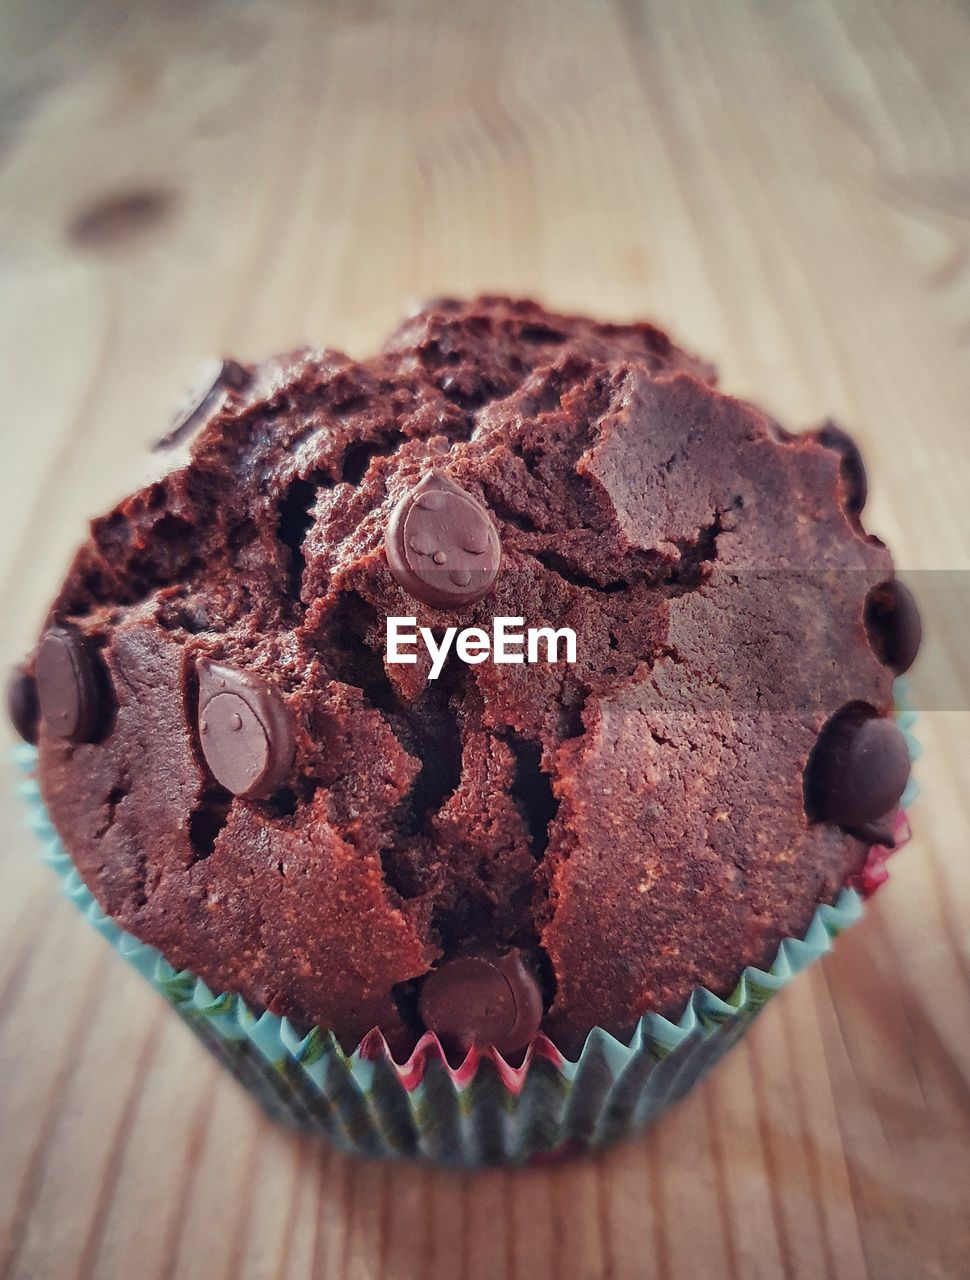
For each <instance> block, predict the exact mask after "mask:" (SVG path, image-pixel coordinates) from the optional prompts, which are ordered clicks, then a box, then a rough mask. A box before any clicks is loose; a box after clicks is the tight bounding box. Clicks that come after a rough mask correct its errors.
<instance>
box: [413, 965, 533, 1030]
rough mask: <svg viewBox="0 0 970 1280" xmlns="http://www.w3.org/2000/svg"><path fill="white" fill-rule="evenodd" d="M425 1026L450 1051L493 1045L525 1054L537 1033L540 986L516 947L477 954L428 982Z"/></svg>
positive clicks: (422, 1002)
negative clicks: (504, 950) (503, 950)
mask: <svg viewBox="0 0 970 1280" xmlns="http://www.w3.org/2000/svg"><path fill="white" fill-rule="evenodd" d="M418 1011H419V1013H420V1015H421V1018H422V1020H423V1021H424V1025H425V1026H426V1027H427V1028H428V1030H429V1031H433V1032H434V1033H435V1034H436V1035H437V1036H438V1038H439V1039H440V1040H441V1042H442V1044H443V1045H444V1046H445V1048H446V1049H452V1050H460V1051H461V1052H464V1051H466V1050H467V1049H470V1048H471V1046H472V1045H473V1044H476V1045H481V1046H485V1045H494V1047H495V1048H496V1049H498V1051H499V1053H503V1054H511V1053H515V1052H516V1051H517V1050H519V1049H524V1048H525V1047H526V1045H527V1044H529V1042H530V1041H531V1040H532V1038H533V1036H534V1035H535V1034H536V1032H537V1031H538V1030H539V1022H540V1021H541V1019H542V995H541V993H540V991H539V984H538V982H537V981H536V979H535V976H534V975H533V974H532V972H531V971H530V970H529V969H528V968H527V967H526V965H525V963H524V961H523V959H522V953H521V952H520V951H518V950H516V949H515V948H514V947H513V948H512V950H510V951H508V952H506V953H505V954H504V955H499V954H498V953H485V952H482V953H476V954H474V955H465V956H457V957H455V958H454V959H452V960H446V961H445V962H444V963H443V964H441V965H439V966H438V968H437V969H434V970H433V971H432V972H431V974H429V976H428V977H427V978H426V979H425V981H424V985H423V987H422V988H421V996H420V999H419V1001H418Z"/></svg>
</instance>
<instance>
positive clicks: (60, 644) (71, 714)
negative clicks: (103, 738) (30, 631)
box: [34, 626, 106, 742]
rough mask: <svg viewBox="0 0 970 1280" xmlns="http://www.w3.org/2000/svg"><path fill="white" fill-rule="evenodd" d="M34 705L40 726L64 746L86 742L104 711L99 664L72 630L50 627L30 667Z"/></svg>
mask: <svg viewBox="0 0 970 1280" xmlns="http://www.w3.org/2000/svg"><path fill="white" fill-rule="evenodd" d="M34 672H35V677H36V680H37V701H38V704H39V706H40V715H41V719H42V720H43V723H44V726H45V728H46V729H47V731H48V732H49V733H52V734H53V735H54V736H55V737H56V738H63V739H65V740H66V741H67V742H89V741H90V740H91V739H92V738H94V737H95V735H96V734H97V731H98V729H99V728H100V727H101V722H102V719H103V716H104V711H105V702H106V700H105V698H104V691H103V688H102V683H103V681H102V677H101V673H100V665H99V660H98V657H97V655H96V653H95V652H94V649H93V647H92V645H91V644H90V642H89V641H88V640H86V639H85V638H84V636H82V635H81V633H80V632H79V631H75V630H74V628H73V627H60V626H58V627H52V628H51V630H50V631H48V633H47V635H46V636H45V637H44V639H43V640H42V641H41V643H40V648H39V649H38V650H37V658H36V661H35V663H34Z"/></svg>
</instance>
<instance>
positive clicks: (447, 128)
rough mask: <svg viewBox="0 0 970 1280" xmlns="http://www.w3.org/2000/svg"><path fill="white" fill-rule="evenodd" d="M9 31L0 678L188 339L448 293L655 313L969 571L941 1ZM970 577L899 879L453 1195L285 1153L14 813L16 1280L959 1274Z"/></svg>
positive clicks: (236, 343)
mask: <svg viewBox="0 0 970 1280" xmlns="http://www.w3.org/2000/svg"><path fill="white" fill-rule="evenodd" d="M0 21H2V35H0V58H2V65H3V71H2V76H3V82H2V95H0V112H2V114H0V130H2V132H0V165H2V169H0V180H2V202H0V245H2V249H0V279H2V285H3V307H2V314H0V325H2V334H0V360H2V362H3V378H2V386H3V388H4V417H3V426H2V437H0V438H2V450H3V454H2V466H0V486H2V491H0V509H2V511H3V512H4V518H5V521H6V536H5V538H4V540H3V543H2V546H0V574H2V581H3V608H2V610H0V648H2V653H3V656H4V659H5V660H7V659H10V660H12V659H13V658H14V657H15V656H16V655H18V654H19V653H20V652H22V651H23V650H25V649H26V648H27V646H28V645H29V643H30V642H31V640H32V637H33V635H34V634H35V631H36V628H37V627H38V625H39V623H40V620H41V617H42V613H43V609H44V606H45V604H46V602H47V600H48V598H49V596H50V594H51V592H52V590H53V588H54V586H55V585H56V582H57V580H58V575H59V574H60V572H61V571H62V569H63V567H64V564H65V561H66V558H67V556H68V554H69V552H70V550H71V548H72V546H73V544H74V543H75V542H76V540H77V538H78V536H79V534H80V532H81V529H82V522H83V520H84V518H85V517H88V516H90V515H92V514H94V513H96V512H98V511H99V510H101V509H103V508H105V507H106V506H107V505H108V504H109V503H111V502H112V501H113V500H114V499H115V498H117V497H118V496H120V494H121V493H122V492H123V491H124V490H126V489H128V488H130V487H131V486H132V485H133V484H134V483H135V482H136V481H137V480H138V479H139V476H140V475H141V474H143V473H144V470H145V466H146V459H145V453H144V444H145V441H146V440H147V439H148V438H149V437H151V436H152V434H153V433H157V431H158V430H159V428H160V427H161V426H163V425H164V423H165V421H166V419H167V416H168V413H169V408H170V405H171V403H172V401H173V400H174V399H175V398H177V395H178V393H179V391H180V390H181V388H182V385H183V383H184V381H185V378H186V377H187V375H188V373H189V372H190V371H191V370H192V368H193V367H194V365H195V364H196V363H197V361H198V359H199V357H201V356H204V355H207V354H209V353H211V352H213V351H227V352H232V353H236V354H240V355H242V356H245V357H257V356H260V355H264V354H267V353H269V352H270V351H273V350H276V349H280V348H282V347H285V346H287V345H288V344H295V343H298V342H299V341H301V340H303V339H312V340H314V341H318V342H326V343H329V344H332V345H334V346H341V347H344V348H345V349H347V350H349V351H350V352H351V353H363V352H366V351H367V350H368V349H369V348H371V347H372V346H374V345H375V344H376V343H377V341H378V340H379V339H380V337H381V336H382V334H383V332H384V331H385V329H386V328H388V327H389V326H390V325H391V324H392V323H393V322H394V321H395V320H396V319H397V318H398V317H399V316H400V315H401V313H402V311H403V310H404V309H405V308H406V307H407V305H408V303H409V301H410V300H411V299H415V298H420V297H422V296H427V295H431V294H435V293H442V292H457V293H462V294H464V293H470V292H473V291H477V290H482V289H488V290H509V291H512V292H518V293H536V294H538V295H540V296H542V297H543V298H545V299H546V300H548V301H549V302H550V303H552V304H555V305H557V306H560V307H566V308H568V307H576V308H589V309H592V310H594V311H596V312H598V313H601V314H603V315H605V316H610V317H628V316H634V315H648V316H651V317H653V318H656V319H659V320H660V321H661V322H662V323H665V324H669V325H670V326H671V328H672V329H673V331H674V332H675V333H676V334H678V335H682V336H683V338H684V339H685V340H686V341H687V342H688V344H689V345H690V346H692V347H695V348H697V349H698V350H700V351H702V352H704V353H705V354H708V355H710V356H712V357H713V358H714V359H716V360H717V361H718V362H719V364H720V366H721V368H722V372H723V384H724V385H725V386H726V387H727V388H728V389H730V390H731V391H734V392H737V393H739V394H741V395H750V396H752V397H754V398H756V399H758V400H759V401H760V402H761V403H763V404H764V405H766V406H767V407H768V408H769V409H770V410H772V411H773V412H775V413H776V414H777V415H778V416H779V417H781V418H783V419H784V420H785V421H786V422H790V423H795V424H808V423H812V422H816V421H818V420H819V419H820V418H821V417H823V416H824V415H826V414H827V413H829V412H832V413H834V414H835V415H836V416H838V417H840V418H841V419H842V420H844V421H845V422H846V424H848V425H849V426H851V428H852V430H853V431H854V432H855V434H856V435H857V437H858V438H859V440H860V441H861V443H862V444H863V446H864V447H865V448H866V450H867V453H868V457H869V460H870V472H871V490H872V497H871V500H870V504H869V508H868V523H869V527H870V528H871V529H873V530H878V531H879V533H880V534H881V535H883V536H884V537H885V539H886V540H887V541H888V542H890V543H891V545H892V546H893V547H894V549H895V550H896V552H897V558H898V561H899V563H900V564H901V566H902V567H903V568H905V569H909V570H924V571H925V570H933V569H942V568H945V569H950V570H954V571H958V570H966V569H967V567H968V561H970V517H968V514H967V503H968V498H967V494H968V489H970V446H968V422H967V415H968V405H970V358H968V357H970V351H968V348H970V267H968V263H970V228H968V216H970V110H968V108H970V77H968V75H967V67H968V65H970V20H968V15H967V11H966V10H965V9H962V8H961V7H960V6H959V5H958V4H957V3H949V2H948V0H911V2H910V3H904V2H903V0H879V2H877V0H846V2H845V3H836V2H835V0H768V2H766V3H755V2H754V0H668V2H667V3H664V2H663V0H652V2H650V3H638V2H637V0H614V2H612V3H609V2H607V0H603V2H598V0H569V2H566V0H560V2H559V3H553V2H552V0H549V3H546V4H529V3H475V2H474V0H468V2H467V3H458V2H457V0H452V2H451V3H444V2H442V3H420V2H411V3H398V4H395V3H393V0H383V2H382V0H360V2H359V3H353V2H347V3H343V4H311V3H306V4H297V3H291V2H290V0H282V2H281V0H245V2H244V0H224V2H223V3H208V4H203V3H193V2H191V0H187V2H185V3H178V4H175V3H172V4H167V3H164V2H163V0H158V2H157V3H153V2H152V0H124V2H122V0H87V2H85V3H80V2H74V3H67V0H46V2H45V3H38V0H6V3H5V4H4V5H3V8H2V20H0ZM926 577H927V580H929V577H930V575H926ZM960 581H962V579H961V578H960V575H959V573H956V572H955V573H954V574H953V575H952V583H953V584H954V589H953V590H952V591H951V590H946V591H939V592H937V593H936V594H935V595H934V594H933V593H932V592H930V593H929V594H930V595H932V596H933V598H932V599H931V600H929V601H928V602H927V605H926V610H927V612H928V613H929V614H930V615H931V616H930V620H929V621H930V625H931V627H932V628H933V636H934V641H933V644H935V647H936V649H937V652H936V654H935V655H934V654H932V653H931V652H930V649H928V650H927V654H926V655H925V656H924V659H923V664H924V667H925V668H926V669H927V670H929V669H930V668H931V667H932V668H933V670H934V672H935V674H936V678H937V680H938V683H939V682H942V684H943V686H944V687H945V688H946V689H948V690H949V694H947V695H946V696H936V697H933V696H929V695H928V696H927V698H926V699H925V701H926V703H927V705H928V706H929V707H930V709H929V710H927V711H925V712H924V715H923V718H922V722H921V727H920V736H921V737H922V739H923V741H924V743H925V746H926V754H925V757H924V761H923V763H922V766H921V769H920V778H921V781H922V784H923V789H924V798H923V801H922V802H921V804H920V806H919V808H918V811H917V814H916V821H917V824H918V837H917V839H916V840H915V842H914V843H913V844H912V846H911V847H910V848H909V849H908V850H907V851H906V852H905V854H903V855H902V856H901V857H900V858H899V859H898V861H897V863H896V865H894V866H893V877H892V881H891V883H890V885H889V886H888V887H887V888H886V889H884V890H883V891H882V892H881V893H880V894H879V896H878V897H877V899H876V900H875V901H874V903H873V905H872V908H871V910H870V911H869V913H868V915H867V917H866V919H865V921H864V922H863V923H862V924H861V925H859V926H858V927H857V928H855V929H854V930H853V931H852V932H851V933H850V934H849V935H847V936H846V937H845V938H844V940H843V941H842V943H841V944H840V946H839V948H838V950H837V952H836V954H835V955H834V956H833V957H832V958H831V959H830V960H828V961H826V962H825V963H824V964H822V965H820V966H817V967H816V968H815V969H814V970H813V971H812V972H811V974H810V975H809V976H806V977H804V978H803V979H801V980H800V981H798V982H797V983H795V984H794V985H793V986H792V987H791V988H789V989H788V990H787V991H786V992H785V993H784V994H783V995H782V996H781V997H780V998H779V999H778V1000H777V1002H776V1003H775V1004H774V1005H773V1006H772V1008H771V1009H770V1010H769V1011H768V1012H767V1014H766V1015H765V1017H764V1018H763V1019H762V1020H761V1021H760V1023H759V1024H758V1025H757V1027H756V1028H755V1029H754V1031H753V1032H752V1034H751V1035H750V1037H749V1038H748V1039H746V1040H745V1041H744V1042H743V1043H742V1045H741V1046H740V1047H739V1048H738V1049H737V1050H736V1051H735V1052H734V1053H733V1054H732V1055H731V1056H730V1058H729V1059H728V1060H727V1061H726V1062H725V1063H724V1064H723V1066H722V1067H721V1068H720V1069H719V1070H718V1071H716V1072H715V1073H714V1075H713V1077H711V1078H710V1080H709V1082H708V1083H707V1084H705V1085H704V1086H703V1087H701V1088H699V1089H698V1090H697V1091H696V1092H695V1093H694V1094H693V1095H692V1096H691V1097H690V1098H689V1099H688V1100H687V1101H685V1102H684V1103H683V1104H682V1105H681V1106H679V1107H678V1108H676V1109H675V1110H674V1111H673V1112H672V1113H670V1114H668V1115H667V1116H666V1117H665V1118H664V1119H663V1121H662V1122H661V1123H660V1124H658V1125H657V1126H656V1128H655V1129H654V1130H653V1131H652V1132H650V1133H649V1134H647V1135H646V1136H644V1137H643V1138H641V1139H640V1140H637V1141H633V1142H629V1143H627V1144H625V1145H623V1146H621V1147H620V1148H619V1149H617V1150H615V1151H613V1152H611V1153H610V1154H608V1155H605V1156H603V1157H602V1158H599V1159H588V1160H584V1161H579V1162H575V1163H571V1164H566V1165H563V1166H561V1167H557V1168H553V1169H546V1170H541V1171H538V1170H537V1171H533V1172H527V1173H517V1172H505V1171H499V1172H493V1173H488V1174H486V1175H483V1176H477V1177H471V1176H469V1177H459V1176H455V1175H450V1174H444V1173H439V1172H434V1171H428V1170H425V1169H415V1168H396V1167H383V1166H379V1165H378V1166H374V1165H368V1164H362V1163H357V1162H355V1161H353V1160H349V1159H345V1158H343V1157H341V1156H338V1155H335V1154H332V1153H328V1152H326V1151H324V1152H322V1153H321V1151H320V1150H319V1149H318V1148H317V1147H316V1146H314V1145H313V1144H312V1143H310V1142H306V1141H301V1140H298V1139H294V1138H292V1137H290V1136H287V1135H285V1134H283V1133H281V1132H277V1131H275V1130H274V1129H273V1128H271V1127H270V1126H269V1125H268V1124H267V1123H266V1122H264V1120H263V1119H262V1118H261V1117H260V1115H259V1114H258V1113H257V1111H256V1109H255V1108H254V1107H253V1106H252V1105H251V1104H250V1103H249V1102H248V1101H247V1099H246V1098H245V1097H244V1096H243V1095H242V1094H241V1093H240V1092H238V1091H237V1089H236V1087H235V1086H234V1085H233V1084H232V1083H231V1082H230V1081H229V1080H228V1079H224V1078H223V1077H222V1076H221V1075H220V1074H219V1073H218V1071H217V1070H216V1069H215V1068H214V1067H213V1065H212V1064H211V1063H210V1061H209V1060H208V1059H207V1057H206V1056H205V1054H204V1053H203V1052H202V1050H201V1049H200V1048H198V1046H197V1045H196V1044H195V1043H194V1041H193V1040H192V1039H191V1038H190V1036H189V1035H188V1033H187V1032H186V1031H184V1030H183V1029H182V1028H181V1027H180V1026H179V1025H178V1023H177V1021H176V1020H175V1019H174V1018H173V1017H172V1016H171V1015H169V1014H168V1012H167V1010H166V1009H164V1008H163V1007H162V1005H161V1002H160V1001H157V1000H155V999H146V998H145V992H144V990H143V988H142V986H141V984H140V981H139V980H138V979H137V978H136V977H135V976H134V975H133V974H128V973H127V972H123V971H122V966H121V964H120V961H118V960H116V958H115V957H114V956H113V955H111V954H110V953H109V951H108V949H107V947H106V946H105V945H104V944H103V943H102V942H101V941H100V940H99V939H98V938H97V937H96V936H95V935H94V934H93V932H92V931H90V930H89V929H87V928H86V927H85V926H84V925H83V923H82V922H81V920H80V919H79V918H77V917H76V915H75V913H74V909H73V908H72V907H71V906H70V905H69V904H68V903H66V902H64V901H62V900H61V899H60V898H59V897H58V895H57V893H56V891H55V888H54V884H53V881H52V879H51V877H50V874H49V873H48V872H47V871H45V870H43V869H41V868H40V867H38V866H37V865H35V862H34V860H33V855H34V846H33V844H32V840H31V838H30V837H28V836H27V835H26V834H23V833H22V831H21V828H20V825H19V815H18V812H17V805H16V804H15V803H14V802H13V801H5V802H4V803H5V805H7V813H6V816H7V818H8V822H9V826H8V830H9V833H10V834H9V836H8V838H7V840H6V841H5V845H4V848H3V853H2V874H3V882H2V883H3V892H2V894H0V938H2V944H0V1073H2V1074H0V1277H2V1278H4V1280H5V1278H7V1277H18V1278H20V1280H25V1278H26V1277H31V1278H33V1280H65V1278H70V1277H75V1276H77V1277H91V1278H93V1280H115V1278H118V1280H129V1278H135V1280H154V1278H155V1277H163V1276H165V1277H172V1276H174V1277H179V1280H188V1278H189V1277H205V1278H206V1280H222V1278H223V1277H225V1278H228V1277H234V1278H237V1280H242V1278H246V1280H255V1278H256V1277H259V1278H263V1277H266V1278H268V1277H282V1276H286V1277H308V1276H321V1277H322V1276H326V1277H331V1276H333V1277H342V1278H343V1277H364V1276H390V1277H424V1276H438V1275H442V1276H449V1277H451V1276H457V1277H463V1278H464V1277H490V1278H491V1277H503V1276H509V1277H512V1276H518V1277H522V1278H523V1280H525V1278H528V1280H533V1278H534V1280H541V1278H542V1277H556V1280H565V1278H566V1277H574V1276H584V1277H586V1276H588V1277H599V1276H611V1277H640V1276H644V1277H646V1276H661V1277H668V1278H670V1280H674V1278H676V1280H680V1278H681V1277H693V1276H698V1277H705V1278H707V1277H711V1278H715V1277H716V1278H720V1277H725V1278H730V1280H750V1278H751V1277H766V1278H773V1277H781V1276H785V1277H800V1278H801V1277H804V1278H805V1280H817V1278H818V1277H822V1276H827V1277H839V1278H840V1280H855V1278H856V1277H864V1276H868V1277H871V1278H872V1280H890V1278H895V1277H898V1278H899V1280H922V1278H923V1277H946V1278H947V1280H954V1278H957V1277H965V1276H968V1275H970V1146H968V1139H970V1016H968V1010H970V1000H968V995H970V874H968V869H970V862H968V859H967V844H968V838H967V834H966V832H967V822H968V819H970V800H968V796H970V753H968V749H967V743H968V739H967V733H966V731H967V727H968V724H967V722H968V713H967V708H968V707H970V701H968V700H967V693H966V690H967V680H966V675H967V672H966V648H967V634H968V629H967V622H968V617H967V611H966V607H965V605H966V595H965V594H964V596H963V604H962V605H961V604H960V599H959V591H958V589H957V586H958V584H959V582H960ZM934 619H935V624H934ZM931 647H932V646H931ZM961 682H962V683H961ZM917 686H918V682H917ZM960 689H962V690H963V692H962V693H960ZM961 699H962V700H961ZM109 978H110V988H111V990H112V991H115V990H118V989H119V988H120V990H121V992H122V996H121V1003H122V1004H123V1005H124V1006H125V1007H124V1009H123V1010H122V1013H123V1016H121V1017H119V1016H118V1013H119V1010H118V1008H117V1004H116V1003H113V1004H112V1007H111V1008H110V1009H109V1008H108V1006H107V1003H106V999H105V995H106V992H107V990H108V984H109Z"/></svg>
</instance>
